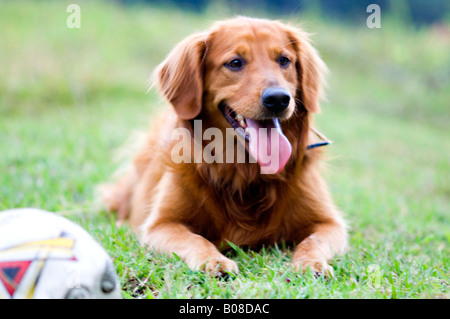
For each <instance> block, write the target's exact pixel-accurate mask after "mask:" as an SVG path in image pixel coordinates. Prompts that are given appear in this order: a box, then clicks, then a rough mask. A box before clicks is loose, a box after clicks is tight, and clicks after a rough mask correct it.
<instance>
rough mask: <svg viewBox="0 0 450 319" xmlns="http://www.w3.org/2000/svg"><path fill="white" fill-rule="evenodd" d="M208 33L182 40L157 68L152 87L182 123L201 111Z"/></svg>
mask: <svg viewBox="0 0 450 319" xmlns="http://www.w3.org/2000/svg"><path fill="white" fill-rule="evenodd" d="M206 39H207V34H203V33H198V34H194V35H191V36H189V37H187V38H186V39H184V40H183V41H181V42H180V43H179V44H178V45H177V46H175V48H174V49H173V50H172V51H171V52H170V53H169V55H168V57H167V58H166V59H165V60H164V61H163V62H162V63H161V64H160V65H159V66H158V67H157V69H156V71H155V73H154V78H153V81H154V84H156V85H157V86H158V87H159V90H160V91H161V93H162V94H163V95H164V97H165V98H166V99H167V100H168V101H169V102H170V103H171V104H172V105H173V107H174V108H175V111H176V112H177V114H178V117H179V118H181V119H183V120H190V119H193V118H195V117H196V116H197V115H198V114H199V113H200V111H201V109H202V96H203V58H204V55H205V51H206Z"/></svg>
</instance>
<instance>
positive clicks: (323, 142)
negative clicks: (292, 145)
mask: <svg viewBox="0 0 450 319" xmlns="http://www.w3.org/2000/svg"><path fill="white" fill-rule="evenodd" d="M311 132H312V133H314V135H315V136H316V137H317V138H318V139H319V140H320V141H318V142H316V143H313V144H309V145H308V146H307V147H306V149H307V150H310V149H312V148H316V147H321V146H326V145H328V144H331V143H333V142H332V141H330V140H329V139H328V138H327V137H326V136H325V135H323V134H322V133H320V132H319V131H317V130H316V129H315V128H313V127H312V128H311Z"/></svg>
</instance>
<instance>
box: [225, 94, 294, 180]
mask: <svg viewBox="0 0 450 319" xmlns="http://www.w3.org/2000/svg"><path fill="white" fill-rule="evenodd" d="M219 108H220V110H221V111H222V113H223V115H224V117H225V119H226V120H227V122H228V123H229V124H230V125H231V127H233V128H234V130H235V131H236V132H237V134H238V135H240V136H241V137H243V138H244V140H245V141H247V142H248V146H249V147H248V149H249V153H250V155H251V156H252V157H253V158H254V159H255V160H256V161H257V162H258V163H259V165H260V166H261V173H263V174H277V173H279V172H281V171H282V170H283V168H284V166H285V165H286V164H287V162H288V160H289V158H290V157H291V153H292V146H291V143H290V142H289V140H288V139H287V137H286V136H285V135H284V134H283V131H282V129H281V125H280V121H279V119H278V118H276V117H273V118H270V119H265V120H253V119H250V118H246V117H244V116H243V115H241V114H238V113H236V112H235V111H234V110H233V109H232V108H231V107H229V106H228V105H226V104H225V103H221V104H220V106H219Z"/></svg>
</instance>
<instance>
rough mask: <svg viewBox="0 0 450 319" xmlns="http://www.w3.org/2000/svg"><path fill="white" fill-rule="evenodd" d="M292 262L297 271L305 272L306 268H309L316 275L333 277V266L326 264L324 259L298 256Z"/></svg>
mask: <svg viewBox="0 0 450 319" xmlns="http://www.w3.org/2000/svg"><path fill="white" fill-rule="evenodd" d="M293 264H294V268H295V270H296V271H297V272H300V271H301V272H302V273H307V272H308V270H310V271H311V272H312V273H313V274H314V275H315V276H317V277H320V276H324V277H326V278H330V277H334V272H333V267H331V266H330V265H328V264H327V262H326V261H324V260H320V259H309V258H299V259H296V260H295V261H294V262H293Z"/></svg>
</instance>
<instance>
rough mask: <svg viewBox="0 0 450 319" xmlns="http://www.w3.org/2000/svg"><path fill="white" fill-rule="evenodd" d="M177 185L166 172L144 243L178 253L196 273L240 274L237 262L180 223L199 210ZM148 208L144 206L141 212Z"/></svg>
mask: <svg viewBox="0 0 450 319" xmlns="http://www.w3.org/2000/svg"><path fill="white" fill-rule="evenodd" d="M176 185H178V183H177V181H176V180H175V178H174V176H173V175H172V174H170V173H166V174H165V176H164V177H163V179H162V180H161V181H160V185H158V187H157V189H158V194H156V196H155V198H154V202H153V203H152V204H151V209H150V213H149V215H148V217H147V219H146V220H145V222H144V224H143V227H142V228H141V236H142V237H141V240H142V242H143V243H144V244H146V245H147V246H149V247H150V248H153V249H155V250H156V251H157V252H159V253H165V254H173V253H175V254H176V255H177V256H179V257H180V258H181V259H182V260H183V261H184V262H186V263H187V265H188V266H189V268H191V269H193V270H204V271H206V272H208V273H211V274H212V275H217V276H220V275H226V273H227V272H229V273H238V267H237V265H236V263H235V262H234V261H232V260H230V259H228V258H227V257H225V256H224V255H222V254H221V253H220V252H219V251H218V249H217V248H216V246H214V244H212V243H211V242H210V241H209V240H207V239H206V238H204V237H203V236H201V235H199V234H196V233H194V232H193V231H192V230H191V229H190V228H189V226H188V225H185V224H184V223H183V222H181V221H180V220H183V219H185V218H184V216H190V215H191V214H193V213H194V211H193V210H195V209H198V207H194V206H193V205H192V203H193V202H194V201H193V199H192V198H189V199H187V198H185V199H183V196H185V195H184V194H185V193H184V192H183V190H182V189H181V188H177V187H176ZM139 193H140V194H142V196H145V194H146V192H145V191H144V192H138V195H137V196H139ZM147 195H148V194H147ZM138 202H142V201H141V200H138ZM184 203H190V205H186V204H184ZM148 207H149V206H147V205H145V206H142V207H141V209H146V208H147V209H148ZM190 210H192V211H190Z"/></svg>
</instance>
